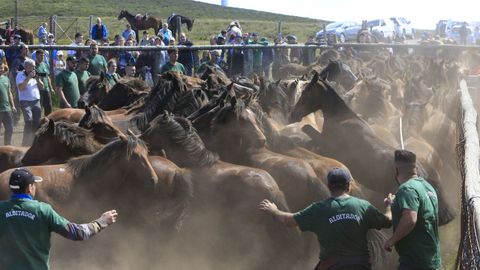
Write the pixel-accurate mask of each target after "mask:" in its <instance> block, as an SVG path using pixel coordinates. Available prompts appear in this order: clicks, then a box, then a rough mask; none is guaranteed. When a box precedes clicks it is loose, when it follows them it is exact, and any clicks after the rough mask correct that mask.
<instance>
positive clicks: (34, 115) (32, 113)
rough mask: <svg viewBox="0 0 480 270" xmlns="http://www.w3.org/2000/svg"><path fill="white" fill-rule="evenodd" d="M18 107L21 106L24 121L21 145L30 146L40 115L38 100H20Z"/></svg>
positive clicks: (38, 124)
mask: <svg viewBox="0 0 480 270" xmlns="http://www.w3.org/2000/svg"><path fill="white" fill-rule="evenodd" d="M20 107H21V108H22V113H23V121H25V127H24V128H23V140H22V145H23V146H30V145H31V144H32V142H33V136H34V135H35V131H36V130H37V128H38V127H39V126H40V117H41V116H42V109H41V108H40V100H39V99H37V100H32V101H28V100H20Z"/></svg>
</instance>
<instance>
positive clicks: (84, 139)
mask: <svg viewBox="0 0 480 270" xmlns="http://www.w3.org/2000/svg"><path fill="white" fill-rule="evenodd" d="M48 129H49V123H48V122H47V123H45V124H43V125H42V126H41V127H40V128H39V129H38V131H37V134H39V135H40V134H44V133H45V132H47V131H48ZM53 136H54V137H55V139H56V140H57V141H58V142H60V143H62V144H65V145H67V146H68V147H69V148H70V150H71V151H72V152H73V153H74V154H75V155H83V154H90V153H94V152H96V151H97V150H98V149H100V148H101V145H100V144H99V143H98V142H97V141H96V140H95V137H94V136H93V134H92V133H91V132H90V131H89V130H86V129H84V128H81V127H78V126H76V125H75V124H73V123H69V122H65V121H57V122H54V130H53Z"/></svg>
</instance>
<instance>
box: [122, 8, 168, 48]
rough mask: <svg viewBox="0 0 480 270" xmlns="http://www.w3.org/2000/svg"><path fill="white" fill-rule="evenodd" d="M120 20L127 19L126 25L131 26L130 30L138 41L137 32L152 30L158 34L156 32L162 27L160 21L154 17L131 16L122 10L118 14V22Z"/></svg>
mask: <svg viewBox="0 0 480 270" xmlns="http://www.w3.org/2000/svg"><path fill="white" fill-rule="evenodd" d="M122 18H125V19H127V21H128V23H129V24H130V25H131V26H132V29H133V30H134V31H135V34H136V35H137V41H138V30H148V29H150V28H153V30H154V31H155V34H157V33H158V30H159V29H160V28H161V27H162V20H160V19H159V18H157V17H154V16H143V15H141V14H136V15H133V14H131V13H130V12H128V11H127V10H124V9H122V10H121V11H120V14H118V20H121V19H122Z"/></svg>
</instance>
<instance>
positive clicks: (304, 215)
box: [293, 196, 390, 260]
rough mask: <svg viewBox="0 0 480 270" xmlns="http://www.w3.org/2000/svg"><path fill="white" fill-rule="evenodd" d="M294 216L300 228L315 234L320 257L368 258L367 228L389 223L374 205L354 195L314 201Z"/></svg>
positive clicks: (383, 226) (377, 227) (376, 227)
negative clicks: (318, 244)
mask: <svg viewBox="0 0 480 270" xmlns="http://www.w3.org/2000/svg"><path fill="white" fill-rule="evenodd" d="M293 217H294V218H295V221H296V222H297V224H298V226H299V228H300V230H302V231H311V232H314V233H315V234H316V235H317V239H318V242H319V243H320V259H322V260H325V259H327V258H342V257H343V258H345V257H359V256H366V257H368V256H369V252H368V243H367V232H368V230H369V229H372V228H375V229H380V228H385V227H388V226H389V225H390V222H389V221H388V219H387V218H386V217H385V215H384V214H382V213H381V212H380V211H378V210H377V209H376V208H375V207H374V206H373V205H371V204H370V203H369V202H367V201H365V200H362V199H359V198H356V197H353V196H349V197H343V198H329V199H326V200H324V201H320V202H316V203H313V204H311V205H310V206H308V207H307V208H305V209H303V210H302V211H300V212H298V213H295V214H294V216H293Z"/></svg>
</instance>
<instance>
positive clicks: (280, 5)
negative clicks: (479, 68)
mask: <svg viewBox="0 0 480 270" xmlns="http://www.w3.org/2000/svg"><path fill="white" fill-rule="evenodd" d="M196 1H200V2H205V3H210V4H218V5H219V4H220V2H221V1H220V0H196ZM475 3H477V4H475ZM228 5H229V6H230V7H239V8H248V9H254V10H261V11H268V12H273V13H280V14H286V15H295V16H301V17H309V18H314V19H324V20H329V21H345V20H349V21H350V20H352V21H357V22H359V23H360V22H361V20H362V19H364V20H365V19H367V20H369V19H379V18H380V17H381V16H383V17H385V18H389V17H394V16H398V17H405V18H406V19H407V20H410V21H411V22H412V24H413V25H414V28H417V29H435V25H436V23H437V22H438V20H440V19H452V20H458V21H467V22H469V21H474V20H477V21H480V12H479V11H480V9H479V7H480V2H477V0H450V1H445V0H437V1H435V0H398V1H388V0H383V1H381V0H363V1H362V0H328V1H327V0H228Z"/></svg>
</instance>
